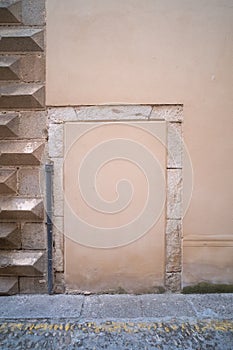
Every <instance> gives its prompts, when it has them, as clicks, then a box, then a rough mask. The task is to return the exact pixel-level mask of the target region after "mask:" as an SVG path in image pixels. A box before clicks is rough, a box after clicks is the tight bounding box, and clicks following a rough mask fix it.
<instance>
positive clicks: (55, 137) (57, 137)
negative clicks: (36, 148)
mask: <svg viewBox="0 0 233 350" xmlns="http://www.w3.org/2000/svg"><path fill="white" fill-rule="evenodd" d="M48 146H49V156H50V157H52V158H56V157H63V124H51V125H50V127H49V140H48Z"/></svg>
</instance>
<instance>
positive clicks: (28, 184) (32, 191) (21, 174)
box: [18, 168, 42, 197]
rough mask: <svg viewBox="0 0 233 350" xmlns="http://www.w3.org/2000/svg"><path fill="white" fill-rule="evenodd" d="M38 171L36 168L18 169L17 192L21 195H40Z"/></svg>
mask: <svg viewBox="0 0 233 350" xmlns="http://www.w3.org/2000/svg"><path fill="white" fill-rule="evenodd" d="M40 188H41V184H40V172H39V169H38V168H21V169H19V170H18V193H19V195H22V196H31V197H38V196H42V193H41V189H40Z"/></svg>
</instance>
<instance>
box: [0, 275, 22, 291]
mask: <svg viewBox="0 0 233 350" xmlns="http://www.w3.org/2000/svg"><path fill="white" fill-rule="evenodd" d="M18 291H19V289H18V278H17V277H10V276H7V277H0V295H14V294H17V293H18Z"/></svg>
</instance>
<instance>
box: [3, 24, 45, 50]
mask: <svg viewBox="0 0 233 350" xmlns="http://www.w3.org/2000/svg"><path fill="white" fill-rule="evenodd" d="M0 37H1V40H0V51H1V52H31V51H39V52H41V51H43V49H44V32H43V29H32V28H20V29H18V28H4V29H0Z"/></svg>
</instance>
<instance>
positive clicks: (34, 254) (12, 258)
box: [0, 250, 47, 276]
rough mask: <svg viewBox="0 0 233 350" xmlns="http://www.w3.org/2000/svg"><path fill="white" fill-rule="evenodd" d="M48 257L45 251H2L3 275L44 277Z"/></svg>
mask: <svg viewBox="0 0 233 350" xmlns="http://www.w3.org/2000/svg"><path fill="white" fill-rule="evenodd" d="M46 258H47V255H46V253H45V252H44V251H42V252H41V251H26V250H21V251H6V250H2V251H0V273H1V275H14V276H43V275H44V273H45V268H46V260H47V259H46Z"/></svg>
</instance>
